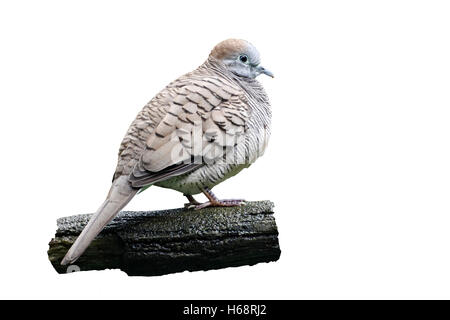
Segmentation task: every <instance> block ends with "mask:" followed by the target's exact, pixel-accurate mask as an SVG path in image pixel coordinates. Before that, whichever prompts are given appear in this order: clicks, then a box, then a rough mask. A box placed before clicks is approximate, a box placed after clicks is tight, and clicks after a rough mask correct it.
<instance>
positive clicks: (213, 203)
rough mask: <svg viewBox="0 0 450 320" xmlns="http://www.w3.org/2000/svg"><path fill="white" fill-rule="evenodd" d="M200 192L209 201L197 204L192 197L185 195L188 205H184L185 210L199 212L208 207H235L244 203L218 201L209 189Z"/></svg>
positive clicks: (236, 200)
mask: <svg viewBox="0 0 450 320" xmlns="http://www.w3.org/2000/svg"><path fill="white" fill-rule="evenodd" d="M202 192H203V193H204V194H205V196H206V197H207V198H208V200H209V201H207V202H205V203H199V202H198V201H197V200H195V199H194V197H193V196H191V195H186V194H185V196H186V197H187V198H188V200H189V203H188V204H186V205H185V208H189V209H195V210H200V209H203V208H208V207H237V206H240V205H242V204H244V203H245V200H244V199H226V200H220V199H218V198H217V197H216V195H215V194H214V193H213V192H212V191H211V190H210V189H209V188H203V190H202Z"/></svg>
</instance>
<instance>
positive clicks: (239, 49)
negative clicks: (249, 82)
mask: <svg viewBox="0 0 450 320" xmlns="http://www.w3.org/2000/svg"><path fill="white" fill-rule="evenodd" d="M209 56H210V57H212V58H214V59H216V60H219V61H220V62H222V63H223V65H224V66H225V68H227V70H229V71H230V72H232V73H233V74H235V75H237V76H239V77H244V78H250V79H254V78H256V77H257V76H259V75H260V74H265V75H268V76H269V77H272V78H273V73H272V72H270V71H269V70H267V69H265V68H264V67H262V66H261V65H260V58H259V52H258V50H256V48H255V47H254V46H253V45H252V44H251V43H250V42H248V41H245V40H240V39H228V40H225V41H222V42H220V43H219V44H218V45H216V46H215V47H214V49H213V50H212V51H211V53H210V55H209Z"/></svg>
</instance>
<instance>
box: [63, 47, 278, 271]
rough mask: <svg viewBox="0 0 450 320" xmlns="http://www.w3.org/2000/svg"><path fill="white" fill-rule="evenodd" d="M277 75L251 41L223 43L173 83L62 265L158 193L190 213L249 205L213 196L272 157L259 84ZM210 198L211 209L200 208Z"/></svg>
mask: <svg viewBox="0 0 450 320" xmlns="http://www.w3.org/2000/svg"><path fill="white" fill-rule="evenodd" d="M261 74H264V75H267V76H269V77H272V78H273V77H274V75H273V73H272V72H271V71H269V70H268V69H266V68H264V67H263V66H262V65H261V63H260V54H259V52H258V50H257V49H256V48H255V47H254V46H253V45H252V44H251V43H250V42H248V41H246V40H242V39H227V40H224V41H222V42H220V43H218V44H217V45H216V46H214V48H213V49H212V51H211V52H210V54H209V56H208V58H207V59H206V61H205V62H204V63H203V64H202V65H200V66H199V67H198V68H197V69H195V70H194V71H192V72H189V73H187V74H185V75H183V76H181V77H179V78H178V79H176V80H175V81H173V82H171V83H169V85H167V86H166V87H165V88H164V89H163V90H162V91H160V92H159V93H158V94H157V95H156V96H155V97H154V98H153V99H151V100H150V102H148V103H147V104H146V105H145V106H144V107H143V109H142V110H141V111H140V112H139V113H138V115H137V116H136V118H135V120H134V121H133V122H132V123H131V125H130V127H129V129H128V130H127V132H126V134H125V137H124V138H123V140H122V143H121V144H120V148H119V154H118V161H117V167H116V170H115V172H114V175H113V179H112V185H111V188H110V190H109V192H108V194H107V196H106V199H105V201H104V202H103V203H102V204H101V206H100V207H99V209H98V210H97V211H96V212H95V213H94V214H93V215H92V217H91V218H90V220H89V222H88V223H87V225H86V226H85V228H84V229H83V231H82V232H81V234H80V235H79V236H78V238H77V239H76V241H75V242H74V243H73V245H72V246H71V248H70V249H69V250H68V252H67V253H66V255H65V256H64V258H63V259H62V261H61V264H62V265H68V264H73V263H74V262H75V261H76V260H77V259H78V258H79V257H80V256H81V255H82V254H83V253H84V251H85V250H86V249H87V248H88V246H89V244H90V243H91V242H92V241H93V240H94V238H95V237H96V236H97V235H98V234H99V233H100V232H101V230H102V229H103V228H104V227H105V226H106V225H107V224H108V223H109V222H110V221H111V220H112V219H113V218H114V217H115V216H116V215H117V214H118V213H119V211H120V210H122V209H123V208H124V207H125V206H126V205H127V204H128V203H129V202H130V201H131V200H132V199H133V197H134V196H136V195H137V194H138V193H141V192H143V191H144V190H146V189H147V188H149V187H150V186H157V187H163V188H170V189H173V190H177V191H179V192H181V193H183V195H184V196H185V197H186V198H187V199H188V201H189V203H187V204H186V205H185V206H186V207H188V208H190V209H193V210H198V209H202V208H206V207H231V206H239V205H242V204H243V203H245V201H244V200H243V199H225V200H221V199H219V198H218V197H217V196H216V195H215V194H214V193H213V192H212V190H211V189H212V188H213V187H214V186H216V185H217V184H219V183H221V182H223V181H225V180H227V179H228V178H230V177H232V176H234V175H236V174H237V173H239V172H240V171H241V170H243V169H244V168H248V167H249V166H250V165H251V164H252V163H253V162H255V160H256V159H257V158H259V157H260V156H261V155H263V154H264V151H265V149H266V147H267V144H268V140H269V137H270V133H271V117H272V112H271V106H270V102H269V99H268V96H267V94H266V92H265V90H264V88H263V86H262V84H261V83H260V82H259V81H258V80H256V77H257V76H259V75H261ZM200 193H203V194H204V195H205V196H206V197H207V199H208V201H207V202H204V203H200V202H198V201H197V200H196V199H195V198H194V195H196V194H200Z"/></svg>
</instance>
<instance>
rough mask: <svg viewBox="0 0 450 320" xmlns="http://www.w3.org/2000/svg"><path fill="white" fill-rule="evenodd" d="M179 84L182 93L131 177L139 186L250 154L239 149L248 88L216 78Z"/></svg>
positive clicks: (157, 130)
mask: <svg viewBox="0 0 450 320" xmlns="http://www.w3.org/2000/svg"><path fill="white" fill-rule="evenodd" d="M174 85H175V86H176V95H175V96H174V97H173V99H172V101H171V102H170V106H169V108H168V111H167V113H166V115H165V116H164V117H163V118H162V120H161V121H160V123H159V124H158V125H157V126H156V128H155V130H154V131H153V132H152V134H151V135H150V136H149V138H148V140H147V141H146V146H145V148H144V151H143V152H142V154H141V157H140V159H139V161H138V163H137V164H136V166H135V167H134V169H133V171H132V173H131V174H130V176H129V181H130V182H131V184H132V186H133V187H144V186H146V185H149V184H153V183H156V182H159V181H162V180H166V179H168V178H170V177H173V176H177V175H181V174H184V173H187V172H190V171H193V170H195V169H197V168H199V167H201V166H202V165H205V164H211V163H214V161H217V160H218V159H222V158H224V157H228V156H231V157H236V156H245V155H237V154H236V152H235V151H236V150H237V148H236V146H237V145H238V143H239V142H240V141H242V139H243V136H244V133H245V131H246V124H247V120H248V114H249V108H248V103H247V101H246V98H245V95H244V94H243V91H242V89H240V88H239V87H237V86H235V85H233V84H231V83H230V82H228V81H226V80H223V79H220V78H218V77H213V76H209V77H204V78H199V79H187V80H184V81H180V82H178V83H176V84H174ZM231 161H236V160H235V159H234V160H231Z"/></svg>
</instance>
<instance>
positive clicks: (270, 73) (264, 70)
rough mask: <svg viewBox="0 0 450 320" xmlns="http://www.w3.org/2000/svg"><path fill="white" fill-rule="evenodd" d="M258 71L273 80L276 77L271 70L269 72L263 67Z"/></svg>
mask: <svg viewBox="0 0 450 320" xmlns="http://www.w3.org/2000/svg"><path fill="white" fill-rule="evenodd" d="M258 71H259V73H260V74H265V75H266V76H269V77H271V78H273V77H274V75H273V73H272V72H270V71H269V70H267V69H266V68H264V67H262V66H258Z"/></svg>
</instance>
